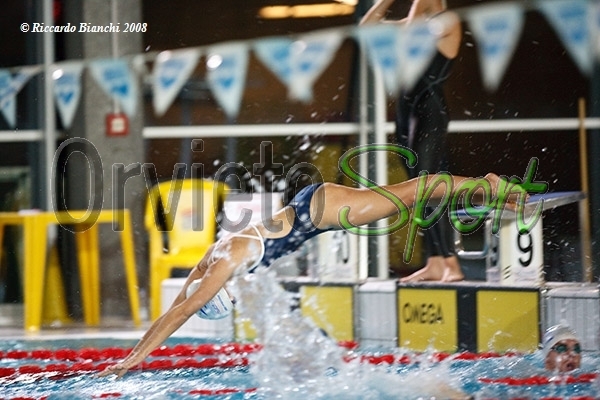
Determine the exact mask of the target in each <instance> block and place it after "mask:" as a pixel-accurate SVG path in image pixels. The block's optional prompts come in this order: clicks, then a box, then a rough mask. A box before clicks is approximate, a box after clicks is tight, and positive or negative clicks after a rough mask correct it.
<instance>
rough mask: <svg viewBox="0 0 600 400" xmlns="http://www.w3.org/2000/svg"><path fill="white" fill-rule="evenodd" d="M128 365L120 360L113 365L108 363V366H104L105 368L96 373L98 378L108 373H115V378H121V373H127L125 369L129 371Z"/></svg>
mask: <svg viewBox="0 0 600 400" xmlns="http://www.w3.org/2000/svg"><path fill="white" fill-rule="evenodd" d="M129 368H130V367H127V366H125V363H123V362H120V363H117V364H114V365H110V366H108V367H106V369H105V370H104V371H102V372H100V373H99V374H98V375H96V376H97V377H99V378H102V377H105V376H109V375H113V374H114V375H116V376H117V379H119V378H121V377H122V376H123V375H125V374H126V373H127V371H129Z"/></svg>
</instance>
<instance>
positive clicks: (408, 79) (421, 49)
mask: <svg viewBox="0 0 600 400" xmlns="http://www.w3.org/2000/svg"><path fill="white" fill-rule="evenodd" d="M438 18H442V16H440V17H438ZM440 23H441V22H440ZM436 44H437V38H436V37H435V35H434V34H433V33H432V32H431V30H430V29H429V26H428V23H427V21H425V20H416V21H414V22H412V23H410V24H408V25H405V26H404V27H403V29H402V34H401V46H400V60H401V61H402V68H401V70H400V71H401V79H402V81H401V85H402V87H404V88H405V89H408V90H410V89H412V87H413V85H414V84H415V82H416V81H417V79H418V78H419V77H420V76H421V74H422V73H423V71H424V70H425V68H426V67H427V66H428V65H429V63H430V62H431V59H432V58H433V55H434V54H435V51H436Z"/></svg>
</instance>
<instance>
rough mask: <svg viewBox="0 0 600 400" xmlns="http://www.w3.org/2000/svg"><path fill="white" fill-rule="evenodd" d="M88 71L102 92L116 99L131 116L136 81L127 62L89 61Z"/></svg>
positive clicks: (135, 102)
mask: <svg viewBox="0 0 600 400" xmlns="http://www.w3.org/2000/svg"><path fill="white" fill-rule="evenodd" d="M90 71H91V72H92V76H93V77H94V79H96V82H98V84H99V85H100V87H101V88H102V90H104V92H105V93H106V94H107V95H109V96H111V97H112V98H114V99H116V100H117V101H118V102H119V104H121V106H122V107H123V110H124V111H125V113H127V115H129V116H130V117H133V116H134V114H135V109H136V106H137V100H138V83H137V79H135V76H134V75H133V74H132V72H131V70H130V69H129V66H128V65H127V62H126V61H125V60H121V59H112V58H110V59H108V58H107V59H101V60H96V61H92V62H91V63H90Z"/></svg>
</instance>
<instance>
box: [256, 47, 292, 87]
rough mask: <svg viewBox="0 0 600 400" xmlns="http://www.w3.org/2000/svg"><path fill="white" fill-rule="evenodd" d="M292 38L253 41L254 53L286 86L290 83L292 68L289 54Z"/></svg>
mask: <svg viewBox="0 0 600 400" xmlns="http://www.w3.org/2000/svg"><path fill="white" fill-rule="evenodd" d="M292 43H293V42H292V40H291V39H287V38H267V39H260V40H258V41H256V42H255V43H254V53H255V54H256V56H257V57H258V59H259V60H260V61H261V62H262V63H263V64H265V65H266V66H267V67H268V68H269V69H270V70H271V71H273V73H274V74H275V75H276V76H277V78H278V79H279V80H280V81H281V82H282V83H284V84H285V85H286V86H289V85H290V81H291V76H292V70H291V67H290V58H291V57H290V55H291V48H292Z"/></svg>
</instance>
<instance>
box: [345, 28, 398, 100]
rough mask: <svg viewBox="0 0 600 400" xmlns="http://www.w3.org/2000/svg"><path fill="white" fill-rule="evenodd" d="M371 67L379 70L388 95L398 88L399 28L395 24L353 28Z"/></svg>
mask: <svg viewBox="0 0 600 400" xmlns="http://www.w3.org/2000/svg"><path fill="white" fill-rule="evenodd" d="M355 36H356V37H357V39H358V42H359V44H360V46H361V48H362V49H363V51H364V52H365V53H366V54H367V57H368V59H369V63H370V64H371V67H372V68H373V69H375V70H378V71H380V72H381V74H382V77H383V84H384V86H385V89H386V91H387V92H388V93H389V94H390V95H396V94H397V92H398V90H399V89H400V65H401V62H400V28H399V27H398V26H397V25H395V24H371V25H362V26H359V27H358V28H357V29H356V30H355Z"/></svg>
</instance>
